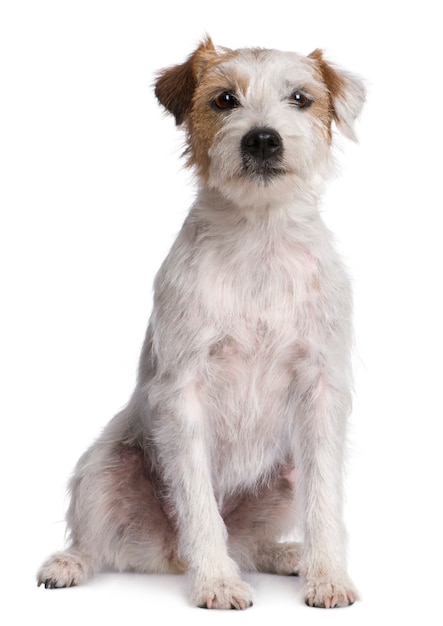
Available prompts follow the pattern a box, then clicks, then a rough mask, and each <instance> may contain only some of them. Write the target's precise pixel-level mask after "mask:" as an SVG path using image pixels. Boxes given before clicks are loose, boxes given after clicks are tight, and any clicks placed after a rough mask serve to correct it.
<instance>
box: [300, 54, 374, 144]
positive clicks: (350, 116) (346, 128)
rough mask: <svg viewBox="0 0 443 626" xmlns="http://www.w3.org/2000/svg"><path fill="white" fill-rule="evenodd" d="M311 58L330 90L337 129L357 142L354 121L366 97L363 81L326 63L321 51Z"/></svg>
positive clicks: (310, 56) (311, 55)
mask: <svg viewBox="0 0 443 626" xmlns="http://www.w3.org/2000/svg"><path fill="white" fill-rule="evenodd" d="M309 58H311V59H313V60H314V61H315V62H316V64H317V66H318V68H319V70H320V72H321V75H322V78H323V81H324V83H325V84H326V87H327V88H328V91H329V97H330V107H331V114H332V117H333V119H334V121H335V123H336V125H337V128H338V129H339V130H340V131H341V132H342V133H343V134H344V135H346V137H348V138H349V139H352V140H353V141H357V137H356V135H355V132H354V121H355V119H356V118H357V117H358V116H359V114H360V111H361V110H362V107H363V104H364V101H365V97H366V89H365V86H364V84H363V81H362V80H361V79H360V78H358V77H357V76H354V74H351V73H350V72H347V71H345V70H342V69H341V68H338V67H335V66H334V65H332V64H331V63H329V62H328V61H326V60H325V59H324V58H323V52H322V51H321V50H314V52H311V54H310V55H309Z"/></svg>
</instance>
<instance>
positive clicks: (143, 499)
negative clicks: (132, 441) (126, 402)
mask: <svg viewBox="0 0 443 626" xmlns="http://www.w3.org/2000/svg"><path fill="white" fill-rule="evenodd" d="M156 487H157V485H156V484H155V480H154V478H153V475H152V470H151V464H150V461H149V459H147V458H146V457H145V454H144V452H143V450H141V449H140V448H139V447H137V446H135V445H126V444H122V443H119V444H110V443H107V442H106V441H99V442H98V443H97V444H95V445H94V446H93V447H92V448H91V449H90V450H89V451H87V452H86V453H85V455H83V457H82V458H81V459H80V461H79V463H78V465H77V469H76V471H75V474H74V477H73V479H72V481H71V486H70V489H71V504H70V507H69V511H68V515H67V521H68V527H69V530H70V536H71V541H72V545H71V547H70V548H68V549H67V550H66V551H64V552H60V553H57V554H54V555H53V556H52V557H51V558H50V559H48V561H46V562H45V563H44V564H43V566H42V567H41V569H40V571H39V572H38V575H37V580H38V584H39V585H42V584H43V585H44V586H45V587H46V588H58V587H70V586H73V585H78V584H81V583H83V582H85V581H86V579H87V578H89V577H90V576H92V575H93V574H94V573H95V572H97V571H99V570H101V569H111V570H118V571H124V570H130V571H137V572H168V573H173V572H181V571H184V569H185V567H184V565H183V563H181V562H180V561H179V560H178V558H177V550H176V546H177V539H176V533H175V530H174V527H173V526H174V524H173V521H172V520H171V519H170V518H169V517H168V515H167V514H166V513H165V507H164V506H162V503H161V498H160V496H159V494H158V489H157V488H156Z"/></svg>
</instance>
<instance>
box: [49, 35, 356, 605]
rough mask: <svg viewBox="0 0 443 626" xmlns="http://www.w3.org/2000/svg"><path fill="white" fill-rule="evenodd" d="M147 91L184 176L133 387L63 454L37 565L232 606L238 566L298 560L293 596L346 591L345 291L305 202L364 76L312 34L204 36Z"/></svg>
mask: <svg viewBox="0 0 443 626" xmlns="http://www.w3.org/2000/svg"><path fill="white" fill-rule="evenodd" d="M155 93H156V96H157V98H158V100H159V102H160V104H161V105H162V106H163V107H164V109H165V110H166V112H168V113H170V114H172V115H173V116H174V117H175V121H176V123H177V125H179V126H181V127H182V128H183V129H184V130H185V133H186V138H187V140H186V151H185V156H186V159H187V165H188V166H190V167H192V168H193V169H194V171H195V172H196V175H197V179H198V182H199V189H198V195H197V198H196V201H195V203H194V205H193V206H192V208H191V210H190V212H189V214H188V216H187V218H186V220H185V222H184V225H183V227H182V230H181V232H180V233H179V235H178V237H177V239H176V241H175V243H174V244H173V246H172V248H171V251H170V253H169V255H168V256H167V258H166V260H165V261H164V263H163V265H162V266H161V269H160V270H159V272H158V274H157V276H156V279H155V289H154V304H153V310H152V315H151V319H150V323H149V326H148V330H147V333H146V337H145V341H144V346H143V349H142V354H141V359H140V366H139V374H138V379H137V383H136V387H135V391H134V393H133V395H132V397H131V399H130V401H129V403H128V405H127V406H126V408H124V409H123V410H122V411H121V412H120V413H119V414H118V415H116V416H115V417H114V419H113V420H111V422H110V423H109V424H108V426H107V427H106V428H105V430H104V432H103V434H102V435H101V436H100V437H99V439H98V440H97V441H96V442H95V443H94V444H93V445H92V447H91V448H90V449H89V450H87V452H86V453H85V454H84V455H83V456H82V457H81V458H80V460H79V462H78V464H77V466H76V469H75V472H74V474H73V477H72V479H71V482H70V494H71V500H70V506H69V510H68V513H67V523H68V528H69V533H70V546H69V547H68V548H67V549H66V550H65V551H64V552H60V553H57V554H55V555H53V556H52V557H51V558H50V559H49V560H47V561H46V562H45V563H44V564H43V566H42V567H41V569H40V571H39V572H38V575H37V578H38V584H39V585H41V584H43V585H44V586H45V587H46V588H57V587H69V586H72V585H78V584H81V583H83V582H85V581H86V580H87V579H88V578H89V577H90V576H92V575H93V574H94V573H95V572H97V571H99V570H102V569H103V568H112V569H113V570H118V571H124V570H131V571H136V572H157V573H160V572H165V573H171V572H187V574H188V577H189V582H190V597H191V599H192V602H193V603H194V605H197V606H200V607H205V608H214V609H215V608H218V609H229V608H236V609H245V608H247V607H249V606H251V605H252V601H253V593H252V589H251V588H250V586H249V585H248V584H246V583H245V582H244V581H243V580H242V578H241V574H240V572H241V571H259V572H272V573H276V574H282V575H290V574H296V575H300V576H301V577H303V579H304V596H305V602H306V604H308V605H309V606H315V607H325V608H331V607H342V606H347V605H350V604H352V603H353V602H354V601H355V600H356V599H357V591H356V589H355V587H354V585H353V583H352V582H351V580H350V578H349V576H348V574H347V566H346V554H345V552H346V545H345V544H346V532H345V528H344V523H343V515H342V509H343V489H342V482H343V481H342V474H343V460H344V453H345V439H346V422H347V418H348V415H349V412H350V408H351V395H352V394H351V388H352V382H351V381H352V372H351V364H350V361H351V350H352V332H351V316H352V313H351V308H352V303H351V290H350V285H349V280H348V277H347V274H346V272H345V270H344V268H343V265H342V262H341V261H340V259H339V258H338V256H337V254H336V252H335V250H334V245H333V242H332V237H331V235H330V233H329V231H328V230H327V228H326V227H325V226H324V224H323V222H322V220H321V218H320V215H319V208H318V206H319V198H320V197H321V194H322V191H323V188H324V184H325V181H326V180H327V179H328V177H329V176H330V175H331V173H332V172H333V171H334V159H333V156H332V144H333V139H334V136H335V134H336V130H338V131H341V132H342V133H343V134H344V135H345V136H347V137H348V138H350V139H355V134H354V121H355V119H356V118H357V117H358V115H359V113H360V111H361V109H362V106H363V103H364V100H365V88H364V85H363V82H362V81H361V79H360V78H358V77H357V76H355V75H353V74H351V73H349V72H347V71H344V70H342V69H340V68H338V67H336V66H334V65H332V64H331V63H330V62H328V61H327V60H326V59H325V58H324V53H323V52H322V51H320V50H315V51H314V52H312V53H311V54H309V55H308V56H302V55H300V54H297V53H294V52H281V51H277V50H268V49H250V48H246V49H240V50H231V49H227V48H221V47H216V46H214V44H213V43H212V41H211V39H210V38H209V37H206V38H205V39H204V40H203V41H202V42H201V43H200V45H199V46H198V47H197V49H196V50H195V51H194V52H193V53H192V54H191V55H190V56H189V57H188V58H187V60H186V61H185V62H183V63H181V64H179V65H176V66H173V67H170V68H167V69H165V70H163V71H161V72H160V73H159V74H158V75H157V76H156V82H155ZM297 533H298V535H297ZM295 539H298V540H297V541H295Z"/></svg>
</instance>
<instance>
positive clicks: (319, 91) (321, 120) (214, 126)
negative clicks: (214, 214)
mask: <svg viewBox="0 0 443 626" xmlns="http://www.w3.org/2000/svg"><path fill="white" fill-rule="evenodd" d="M364 93H365V92H364V87H363V85H362V83H361V81H360V80H359V79H357V78H356V77H354V76H352V75H351V74H348V73H346V72H344V71H342V70H338V69H336V68H333V67H332V66H331V65H330V64H328V63H327V62H326V61H325V60H324V59H323V56H322V53H321V52H320V51H318V50H316V51H315V52H313V53H312V54H311V55H309V56H308V57H304V56H301V55H299V54H296V53H293V52H279V51H277V50H262V49H243V50H237V51H234V50H228V49H220V50H218V49H216V48H215V47H214V46H213V44H212V42H211V40H209V39H207V40H206V41H205V42H203V43H202V44H201V45H200V46H199V47H198V48H197V50H196V51H195V52H194V53H193V54H192V55H191V56H190V57H189V59H188V60H187V61H186V62H185V63H183V64H181V65H178V66H175V67H172V68H169V69H166V70H164V71H163V72H161V73H160V75H159V78H158V80H157V83H156V95H157V97H158V99H159V101H160V102H161V103H162V104H163V105H164V106H165V108H166V109H167V110H168V111H169V112H171V113H172V114H173V115H174V116H175V118H176V122H177V124H185V127H186V130H187V134H188V148H187V155H188V163H189V164H190V165H193V166H195V167H196V170H197V173H198V175H199V176H200V178H201V179H202V180H203V182H204V183H205V184H206V185H208V186H209V187H212V188H215V189H217V190H218V191H220V192H221V193H222V194H223V195H224V196H225V197H227V198H229V199H230V200H232V201H234V202H235V203H236V204H237V205H238V206H248V205H255V206H256V205H257V204H259V205H268V206H269V205H271V204H274V203H275V200H276V199H278V202H280V203H281V202H285V200H288V201H289V200H290V198H292V197H293V196H294V195H296V194H297V193H303V192H305V191H308V192H312V191H314V190H315V189H316V188H317V187H318V186H319V183H320V181H323V180H324V178H325V177H326V175H327V173H328V170H329V168H330V161H331V159H330V146H331V142H332V123H333V122H335V123H336V125H337V127H338V128H339V129H341V130H342V131H343V132H344V133H345V134H346V135H348V136H349V137H351V138H354V134H353V129H352V125H353V122H354V119H355V118H356V117H357V115H358V114H359V112H360V110H361V107H362V105H363V101H364Z"/></svg>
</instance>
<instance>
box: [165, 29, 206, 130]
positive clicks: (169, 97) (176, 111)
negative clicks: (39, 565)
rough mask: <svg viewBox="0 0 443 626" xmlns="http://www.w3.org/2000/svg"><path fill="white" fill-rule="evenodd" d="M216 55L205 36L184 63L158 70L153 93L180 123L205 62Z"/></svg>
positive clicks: (186, 111)
mask: <svg viewBox="0 0 443 626" xmlns="http://www.w3.org/2000/svg"><path fill="white" fill-rule="evenodd" d="M214 56H217V52H216V50H215V47H214V44H213V43H212V40H211V39H210V37H206V39H205V40H204V41H202V43H201V44H200V45H199V47H198V48H197V49H196V50H195V52H193V53H192V54H191V55H190V56H189V57H188V59H187V60H186V61H185V63H182V64H181V65H175V66H174V67H169V68H166V69H164V70H162V71H160V72H159V74H158V78H157V80H156V82H155V95H156V96H157V99H158V100H159V102H160V104H162V105H163V106H164V107H165V109H166V110H167V111H169V113H172V115H174V117H175V122H176V124H177V125H180V124H182V123H183V122H184V120H185V118H186V116H187V114H188V113H189V111H190V108H191V105H192V97H193V94H194V90H195V87H196V86H197V82H198V80H199V78H200V75H201V73H202V71H203V69H204V67H205V65H206V63H207V62H208V61H209V60H210V59H212V58H214Z"/></svg>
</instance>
